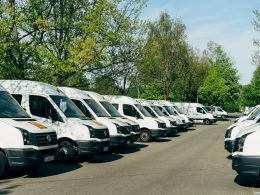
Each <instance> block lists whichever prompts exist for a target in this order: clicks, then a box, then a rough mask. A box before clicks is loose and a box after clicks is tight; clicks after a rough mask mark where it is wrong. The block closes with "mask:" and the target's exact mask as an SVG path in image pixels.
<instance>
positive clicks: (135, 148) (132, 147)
mask: <svg viewBox="0 0 260 195" xmlns="http://www.w3.org/2000/svg"><path fill="white" fill-rule="evenodd" d="M147 146H148V145H146V144H138V143H134V144H130V145H128V146H127V147H126V148H123V149H119V150H117V151H116V154H131V153H135V152H138V151H140V150H141V149H142V148H145V147H147Z"/></svg>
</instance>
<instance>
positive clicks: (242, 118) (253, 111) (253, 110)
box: [234, 105, 260, 123]
mask: <svg viewBox="0 0 260 195" xmlns="http://www.w3.org/2000/svg"><path fill="white" fill-rule="evenodd" d="M258 109H260V105H257V106H255V107H254V108H253V109H252V110H251V111H250V112H249V113H248V115H246V116H241V117H239V118H237V119H236V120H235V121H234V122H235V123H239V122H243V121H245V120H247V119H248V118H249V117H250V116H251V115H255V113H256V112H257V111H258Z"/></svg>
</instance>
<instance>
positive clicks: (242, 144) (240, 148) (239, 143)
mask: <svg viewBox="0 0 260 195" xmlns="http://www.w3.org/2000/svg"><path fill="white" fill-rule="evenodd" d="M251 133H253V132H250V133H247V134H245V135H243V136H242V137H241V138H240V139H239V141H238V150H237V151H239V152H243V149H244V144H245V141H246V138H247V136H249V135H250V134H251Z"/></svg>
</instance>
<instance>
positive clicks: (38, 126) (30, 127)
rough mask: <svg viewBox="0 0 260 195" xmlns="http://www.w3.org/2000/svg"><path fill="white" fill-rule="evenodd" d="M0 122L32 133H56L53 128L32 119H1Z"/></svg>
mask: <svg viewBox="0 0 260 195" xmlns="http://www.w3.org/2000/svg"><path fill="white" fill-rule="evenodd" d="M0 121H1V122H3V123H5V124H7V125H10V126H12V127H16V128H22V129H25V130H27V131H29V132H30V133H50V132H55V131H54V130H53V129H52V128H50V127H48V126H47V125H46V124H45V123H43V122H38V121H36V120H34V119H32V118H26V119H9V118H8V119H7V118H1V119H0Z"/></svg>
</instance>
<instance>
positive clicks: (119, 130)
mask: <svg viewBox="0 0 260 195" xmlns="http://www.w3.org/2000/svg"><path fill="white" fill-rule="evenodd" d="M114 124H115V123H114ZM115 126H116V130H117V133H118V134H122V131H121V126H119V125H118V124H115Z"/></svg>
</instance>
